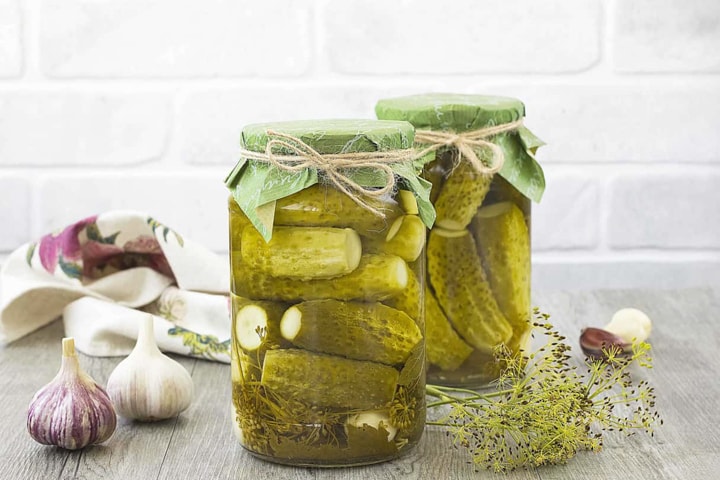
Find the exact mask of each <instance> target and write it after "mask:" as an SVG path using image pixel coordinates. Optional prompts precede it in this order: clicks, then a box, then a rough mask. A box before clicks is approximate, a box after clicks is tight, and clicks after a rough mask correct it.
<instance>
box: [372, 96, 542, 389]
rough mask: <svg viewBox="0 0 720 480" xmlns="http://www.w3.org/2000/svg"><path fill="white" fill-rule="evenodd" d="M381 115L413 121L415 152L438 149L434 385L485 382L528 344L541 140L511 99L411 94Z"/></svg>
mask: <svg viewBox="0 0 720 480" xmlns="http://www.w3.org/2000/svg"><path fill="white" fill-rule="evenodd" d="M376 112H377V115H378V118H382V119H392V120H407V121H409V122H411V123H412V124H413V125H414V126H415V128H416V129H417V137H416V139H419V140H420V142H418V143H419V144H418V148H430V149H431V150H433V151H434V152H435V159H434V160H433V161H432V162H430V163H428V164H426V166H425V171H424V173H423V175H424V176H425V178H427V179H428V180H430V181H431V182H432V184H433V189H432V195H431V198H432V201H433V203H434V205H435V209H436V211H437V220H436V222H435V226H434V227H433V228H432V230H431V231H430V232H429V233H428V247H427V250H428V251H427V259H428V263H427V275H428V282H427V283H428V285H427V287H426V294H425V310H426V333H427V357H428V362H429V368H428V374H427V375H428V382H431V383H437V384H442V385H451V386H465V387H480V386H483V385H486V384H487V383H489V382H490V381H492V380H494V379H496V378H497V377H498V376H499V374H500V372H501V369H502V362H498V361H496V359H497V358H498V349H503V350H504V349H505V348H507V349H509V351H510V352H511V353H512V354H517V353H519V352H520V351H522V349H523V348H524V347H525V346H526V344H527V341H528V339H529V332H530V315H531V306H530V263H531V262H530V218H531V216H530V213H531V207H530V204H531V199H532V200H535V201H539V200H540V197H541V196H542V192H543V189H544V185H545V181H544V176H543V172H542V169H541V168H540V166H539V165H538V164H537V162H536V161H535V159H534V153H535V150H536V149H537V147H539V146H540V145H541V144H542V142H541V141H540V140H539V139H538V138H537V137H535V136H534V135H533V134H532V133H531V132H530V131H529V130H528V129H527V128H525V127H524V126H522V119H523V117H524V114H525V107H524V105H523V103H522V102H520V101H519V100H516V99H513V98H505V97H488V96H480V95H453V94H426V95H415V96H409V97H401V98H393V99H386V100H381V101H380V102H378V104H377V106H376ZM498 128H499V131H500V132H501V133H496V132H497V131H498ZM503 130H505V131H503ZM423 138H424V140H423ZM484 142H491V143H492V145H487V144H486V143H484ZM494 145H497V146H499V147H500V151H499V152H498V151H494V150H493V146H494ZM468 148H470V149H471V150H472V152H470V153H468V150H467V149H468ZM496 150H497V149H496ZM472 154H474V156H475V159H476V160H478V161H479V162H481V164H480V165H474V164H473V163H472V162H471V160H472V159H471V158H469V157H470V155H472ZM493 166H495V167H497V168H499V171H498V172H497V173H492V170H493ZM500 167H501V168H500Z"/></svg>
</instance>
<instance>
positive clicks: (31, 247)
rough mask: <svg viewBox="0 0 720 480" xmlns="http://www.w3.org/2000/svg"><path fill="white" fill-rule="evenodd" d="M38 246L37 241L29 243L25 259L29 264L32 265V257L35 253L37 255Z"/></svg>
mask: <svg viewBox="0 0 720 480" xmlns="http://www.w3.org/2000/svg"><path fill="white" fill-rule="evenodd" d="M36 248H37V243H31V244H30V245H28V249H27V252H25V261H26V262H27V264H28V265H29V266H32V258H33V255H35V249H36Z"/></svg>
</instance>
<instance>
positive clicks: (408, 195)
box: [398, 190, 420, 215]
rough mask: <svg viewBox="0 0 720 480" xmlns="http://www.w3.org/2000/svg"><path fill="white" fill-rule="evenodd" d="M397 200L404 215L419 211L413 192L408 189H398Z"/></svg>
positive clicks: (414, 213)
mask: <svg viewBox="0 0 720 480" xmlns="http://www.w3.org/2000/svg"><path fill="white" fill-rule="evenodd" d="M398 202H399V203H400V208H402V209H403V212H405V215H418V214H419V213H420V210H418V204H417V199H416V198H415V194H414V193H413V192H411V191H410V190H398Z"/></svg>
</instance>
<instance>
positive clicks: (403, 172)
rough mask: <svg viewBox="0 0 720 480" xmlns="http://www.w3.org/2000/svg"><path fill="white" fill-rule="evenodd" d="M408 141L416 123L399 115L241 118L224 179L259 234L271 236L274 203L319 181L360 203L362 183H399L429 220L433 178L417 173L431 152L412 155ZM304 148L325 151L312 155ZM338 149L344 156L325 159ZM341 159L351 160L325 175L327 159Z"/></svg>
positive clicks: (373, 186)
mask: <svg viewBox="0 0 720 480" xmlns="http://www.w3.org/2000/svg"><path fill="white" fill-rule="evenodd" d="M285 136H286V137H285ZM271 140H277V141H278V142H277V143H274V144H273V145H272V147H273V148H272V152H266V151H265V150H266V148H267V145H268V143H269V142H270V141H271ZM414 141H415V129H414V127H413V126H412V124H410V123H408V122H404V121H391V120H303V121H293V122H274V123H257V124H252V125H247V126H246V127H244V128H243V129H242V135H241V146H242V149H241V152H240V159H239V161H238V163H237V164H236V165H235V167H234V168H233V169H232V171H231V172H230V174H229V175H228V176H227V178H226V179H225V185H226V186H227V187H228V189H229V190H230V192H231V193H232V195H233V198H234V199H235V202H237V204H238V206H239V207H240V209H241V210H242V211H243V213H245V215H246V216H247V217H248V219H249V220H250V222H251V223H252V224H253V225H254V226H255V228H256V229H257V230H258V232H259V233H260V234H261V235H262V236H263V238H265V240H266V241H269V240H270V238H271V237H272V228H273V222H274V208H275V204H274V202H275V201H277V200H279V199H281V198H284V197H287V196H290V195H292V194H294V193H296V192H299V191H300V190H302V189H304V188H308V187H310V186H312V185H315V184H316V183H318V182H320V181H323V182H329V183H334V184H335V185H336V186H338V187H342V189H343V191H344V192H345V194H347V195H349V196H351V197H353V199H355V200H356V202H359V203H358V204H359V205H363V200H362V196H363V195H364V194H365V193H366V192H367V190H369V189H370V190H371V189H377V188H382V187H390V186H393V185H398V186H399V187H400V188H403V189H405V190H409V191H411V192H412V193H413V194H414V195H415V198H416V200H417V203H418V211H419V215H420V218H421V219H422V221H423V223H425V225H426V226H428V227H431V226H432V224H433V222H434V221H435V210H434V209H433V206H432V203H431V202H430V190H431V188H432V185H431V184H430V183H429V182H427V181H426V180H424V179H423V178H422V177H420V172H421V171H422V168H423V165H424V164H425V163H426V162H427V161H429V160H431V159H432V157H433V155H423V156H422V157H418V152H417V151H416V150H413V142H414ZM283 142H284V144H283ZM307 147H310V148H312V149H313V150H315V151H316V152H317V153H319V154H320V155H323V156H327V157H326V158H324V159H322V158H321V159H318V158H316V156H315V155H313V154H312V152H308V150H307ZM364 152H368V153H367V154H365V153H364ZM373 152H387V153H383V154H375V153H373ZM338 154H351V155H347V156H343V157H342V158H340V159H338V158H337V157H335V158H334V159H333V158H331V157H332V156H333V155H336V156H337V155H338ZM352 154H355V155H352ZM283 156H285V157H291V158H290V159H289V160H288V158H282V157H283ZM373 156H374V157H373ZM278 157H280V158H278ZM292 157H299V158H302V159H303V162H301V166H300V167H299V168H296V167H294V166H293V165H296V164H295V163H292V162H294V159H293V158H292ZM328 157H330V158H328ZM348 157H350V158H348ZM395 157H397V159H395ZM373 158H380V160H381V161H383V163H384V165H383V167H384V168H381V167H378V166H377V163H373ZM326 161H329V162H330V164H328V163H326ZM348 161H349V162H351V163H352V165H347V164H343V166H342V168H341V169H340V168H338V169H337V170H332V175H328V173H327V172H328V170H329V168H331V167H332V162H338V165H339V164H342V163H343V162H348ZM285 162H288V163H285ZM385 167H386V168H385ZM388 168H389V171H388ZM388 174H391V176H390V177H389V176H388ZM365 205H367V204H365ZM368 214H369V215H374V214H375V213H373V212H372V211H369V213H368Z"/></svg>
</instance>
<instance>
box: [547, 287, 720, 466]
mask: <svg viewBox="0 0 720 480" xmlns="http://www.w3.org/2000/svg"><path fill="white" fill-rule="evenodd" d="M536 302H537V303H538V304H541V305H545V306H546V307H545V308H547V310H548V311H551V312H558V313H563V314H569V319H568V320H570V321H571V325H568V327H567V328H568V330H567V331H564V332H563V333H565V334H566V335H567V336H568V338H569V339H571V340H574V339H575V338H577V336H578V335H579V332H580V328H581V327H583V326H598V327H602V326H603V325H604V324H605V323H606V322H608V321H609V320H610V317H611V316H612V314H613V313H614V312H615V311H616V310H618V309H619V308H622V307H628V306H634V307H637V308H640V309H641V310H643V311H645V312H647V313H648V315H649V316H650V317H651V318H652V319H653V325H654V329H653V332H652V334H651V337H650V342H651V344H652V346H653V356H654V365H655V366H654V368H653V370H651V371H649V372H637V375H643V376H645V377H646V378H647V379H648V380H649V381H650V382H651V383H652V384H653V385H654V386H655V391H656V394H657V398H658V409H659V411H660V413H661V415H662V417H663V420H664V425H663V426H662V427H658V428H657V430H656V434H655V437H654V438H651V437H649V436H647V435H638V436H634V437H630V438H626V437H624V436H622V435H621V434H609V435H607V436H606V442H605V448H604V450H603V451H602V452H601V453H600V454H590V453H583V454H580V455H578V456H577V457H576V458H575V459H573V460H571V461H570V463H569V465H568V466H566V467H552V468H544V469H542V470H540V474H541V478H543V479H558V480H559V479H575V478H586V479H606V478H608V473H609V472H613V475H620V476H622V477H623V478H624V479H627V480H630V479H638V480H640V479H643V480H644V479H664V478H682V479H689V480H691V479H705V478H714V477H716V476H717V475H718V473H720V447H719V445H720V434H718V431H717V429H716V428H714V426H715V425H718V424H720V408H718V403H719V402H718V398H720V386H719V385H720V384H719V383H718V382H717V380H716V378H717V373H718V372H719V371H720V356H718V354H717V351H718V336H719V335H720V327H719V325H720V323H718V321H717V319H718V318H720V308H718V305H719V304H718V297H717V295H716V294H714V293H713V292H712V291H710V290H687V291H673V292H660V291H654V292H637V291H636V292H633V291H603V292H590V293H579V294H578V293H576V294H567V293H566V294H551V295H548V296H541V297H540V298H536ZM572 343H574V344H575V345H576V344H577V342H576V341H574V342H572ZM576 350H577V348H576ZM576 355H578V356H579V353H578V354H576ZM712 373H714V374H715V375H712ZM713 377H714V378H713Z"/></svg>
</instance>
